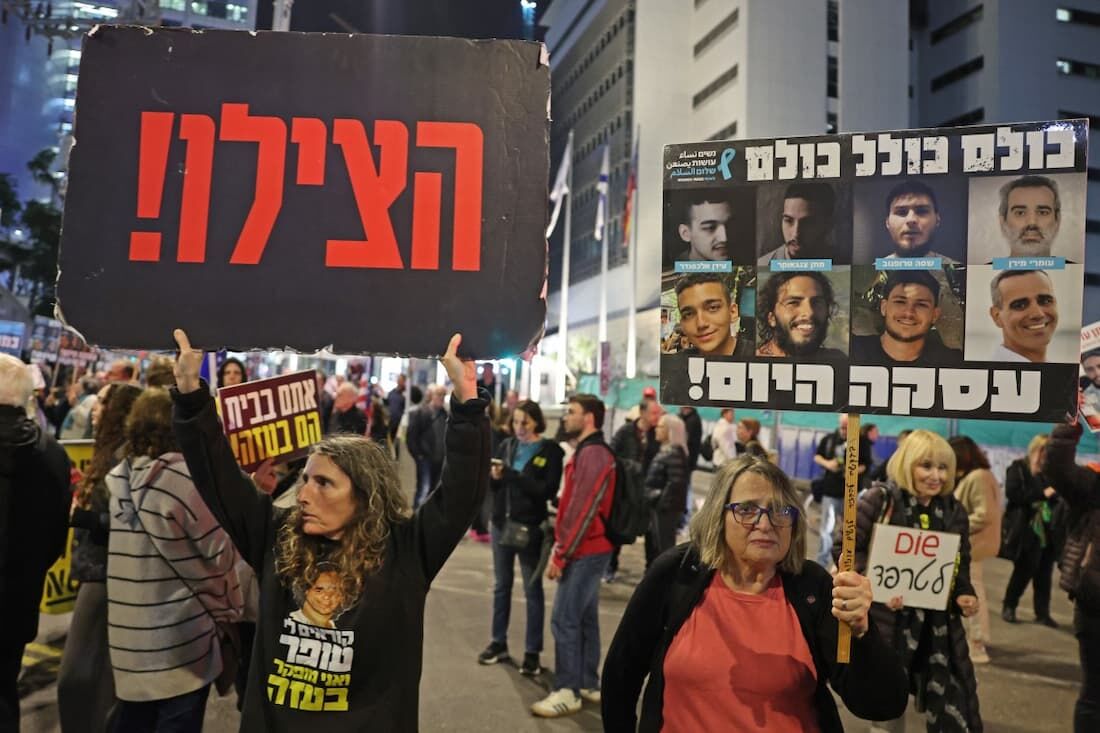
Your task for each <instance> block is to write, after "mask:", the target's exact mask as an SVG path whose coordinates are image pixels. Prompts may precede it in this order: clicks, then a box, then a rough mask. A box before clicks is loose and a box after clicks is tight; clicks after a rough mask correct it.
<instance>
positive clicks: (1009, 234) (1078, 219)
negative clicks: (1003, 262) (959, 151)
mask: <svg viewBox="0 0 1100 733" xmlns="http://www.w3.org/2000/svg"><path fill="white" fill-rule="evenodd" d="M1084 210H1085V180H1084V179H1083V177H1082V176H1081V174H1080V173H1067V174H1053V175H1024V176H1012V177H1008V176H990V177H985V178H973V179H971V180H970V221H969V241H970V253H969V261H970V263H972V264H990V263H993V262H995V261H996V260H997V259H998V258H1002V257H1061V258H1063V259H1065V260H1066V262H1067V263H1082V262H1084V258H1085V218H1084V214H1083V212H1084Z"/></svg>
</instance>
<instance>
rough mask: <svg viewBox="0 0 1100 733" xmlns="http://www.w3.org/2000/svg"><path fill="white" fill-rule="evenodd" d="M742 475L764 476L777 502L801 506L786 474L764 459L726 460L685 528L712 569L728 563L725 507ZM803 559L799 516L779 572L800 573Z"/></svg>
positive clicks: (802, 529) (803, 537)
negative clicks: (701, 505)
mask: <svg viewBox="0 0 1100 733" xmlns="http://www.w3.org/2000/svg"><path fill="white" fill-rule="evenodd" d="M743 473H755V474H759V475H760V476H762V477H764V479H766V480H767V481H768V482H769V483H770V484H771V485H772V487H773V488H774V489H775V493H776V495H777V498H778V501H779V503H782V504H788V505H790V506H793V507H794V508H795V509H799V507H800V506H801V505H802V501H801V499H800V498H799V496H798V492H796V491H795V489H794V486H793V485H792V484H791V480H790V479H789V478H788V477H787V474H785V473H783V471H782V470H780V468H779V467H778V466H776V465H775V464H774V463H772V462H771V461H769V460H767V459H766V458H758V457H756V456H752V455H749V454H745V455H743V456H740V457H739V458H737V459H735V460H732V461H726V462H725V463H724V464H722V467H721V468H720V469H718V472H717V473H716V474H714V478H713V479H712V480H711V482H710V489H709V490H708V491H707V498H706V499H705V500H704V502H703V507H702V509H700V510H699V511H697V512H695V515H694V516H692V518H691V523H690V525H689V526H688V531H689V533H690V535H691V544H692V545H694V546H695V549H696V551H697V552H698V553H699V559H700V560H701V561H702V563H703V564H704V565H706V566H707V567H710V568H713V569H715V570H721V569H722V568H724V567H725V566H726V565H727V564H728V563H729V547H728V545H727V544H726V504H727V503H729V500H730V494H731V492H732V491H733V486H734V484H736V483H737V479H739V478H740V477H741V474H743ZM799 511H800V512H801V510H799ZM805 557H806V522H805V521H804V520H803V518H802V516H801V514H800V515H799V516H798V517H797V518H796V519H795V522H794V527H793V528H792V529H791V546H790V547H789V548H788V549H787V556H786V557H784V558H783V559H782V560H781V561H780V562H779V569H780V570H782V571H784V572H788V573H799V572H801V571H802V562H803V560H804V559H805Z"/></svg>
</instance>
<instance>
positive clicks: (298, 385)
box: [218, 371, 321, 471]
mask: <svg viewBox="0 0 1100 733" xmlns="http://www.w3.org/2000/svg"><path fill="white" fill-rule="evenodd" d="M218 411H219V412H220V413H221V418H222V429H223V430H225V434H226V436H227V437H228V438H229V445H230V447H231V448H232V449H233V455H234V456H236V458H237V463H239V464H241V468H243V469H244V470H245V471H253V470H255V469H256V467H257V466H259V465H260V464H261V463H262V462H263V461H265V460H267V459H268V458H272V459H274V460H276V461H278V462H280V463H282V462H285V461H291V460H294V459H295V458H301V457H302V456H304V455H306V453H308V452H309V447H310V446H311V445H313V444H314V443H316V442H318V441H319V440H321V415H320V412H319V410H318V408H317V381H316V380H315V378H314V374H313V372H311V371H305V372H297V373H295V374H285V375H283V376H281V377H272V378H271V379H261V380H259V381H256V382H246V383H245V384H235V385H233V386H232V387H222V388H221V389H219V390H218Z"/></svg>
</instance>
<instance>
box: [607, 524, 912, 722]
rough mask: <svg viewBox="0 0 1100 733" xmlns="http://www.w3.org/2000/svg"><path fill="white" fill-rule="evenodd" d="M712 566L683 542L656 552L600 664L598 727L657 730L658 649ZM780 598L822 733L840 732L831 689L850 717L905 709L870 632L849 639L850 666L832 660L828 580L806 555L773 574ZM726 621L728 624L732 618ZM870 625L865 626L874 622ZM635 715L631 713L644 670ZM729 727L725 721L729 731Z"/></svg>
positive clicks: (888, 654)
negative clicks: (809, 663)
mask: <svg viewBox="0 0 1100 733" xmlns="http://www.w3.org/2000/svg"><path fill="white" fill-rule="evenodd" d="M714 573H715V570H714V569H712V568H708V567H706V566H705V565H703V564H702V563H701V562H700V560H699V556H698V553H696V552H695V550H694V549H693V548H692V546H691V545H690V544H686V543H685V544H682V545H679V546H677V547H674V548H672V549H671V550H669V551H667V552H665V553H664V554H662V555H661V556H660V557H659V558H657V560H656V561H654V563H653V565H652V567H650V569H649V571H648V572H647V573H646V575H645V578H643V579H642V582H641V583H640V584H639V585H638V587H637V589H636V590H635V591H634V595H633V596H632V597H631V599H630V603H628V604H627V607H626V611H625V613H624V614H623V618H622V621H621V622H620V624H619V628H618V630H617V631H616V632H615V638H614V639H613V640H612V642H611V648H610V649H609V650H608V652H607V659H606V660H605V661H604V668H603V686H602V691H603V701H602V704H601V707H602V712H603V725H604V730H606V731H611V732H612V733H619V732H620V731H623V732H625V731H634V730H635V729H637V730H638V731H646V732H648V731H659V730H661V726H662V725H663V722H664V717H663V706H664V683H665V679H664V663H665V654H666V653H667V651H668V647H669V645H670V644H671V643H672V640H673V638H674V637H675V636H676V634H677V633H678V632H679V631H680V627H681V626H683V624H684V622H685V621H686V620H687V619H688V617H689V616H691V614H692V612H693V611H694V610H695V607H696V606H698V605H699V603H701V602H702V600H703V592H704V591H705V590H706V589H707V586H709V585H710V583H711V581H712V580H713V579H714ZM779 575H780V577H781V578H782V580H783V592H784V594H785V595H786V596H787V602H788V603H790V604H791V606H792V607H793V608H794V610H795V613H796V614H797V615H798V622H799V625H800V626H801V627H802V633H803V635H804V636H805V637H806V643H807V644H808V645H809V647H810V653H811V654H812V655H813V660H814V667H815V668H816V670H817V690H816V692H815V693H814V705H815V707H816V709H817V715H818V720H817V722H818V725H819V726H820V728H821V731H822V733H834V732H835V731H843V730H844V727H843V725H842V724H841V721H840V714H839V713H838V712H837V708H836V703H835V702H834V701H833V696H832V694H831V693H830V692H829V690H828V687H827V686H826V685H827V684H828V685H831V686H832V688H833V689H834V690H835V691H836V692H837V694H838V695H840V698H841V699H842V700H843V701H844V704H845V705H846V706H847V707H848V709H849V710H851V711H852V713H854V714H855V715H857V716H859V717H861V718H865V719H868V720H890V719H893V718H897V717H900V716H901V715H902V714H903V713H904V712H905V706H906V704H907V702H908V698H909V683H908V681H907V679H906V676H905V670H904V669H903V668H902V666H901V660H900V659H899V658H898V656H897V654H896V653H895V652H894V650H893V649H891V648H890V646H889V645H887V644H886V643H885V642H884V641H883V639H882V637H881V636H880V635H879V634H877V633H875V632H874V629H873V628H872V629H871V630H869V631H868V633H866V634H864V636H863V638H861V639H856V638H853V639H852V656H851V664H838V663H837V661H836V648H837V628H838V622H837V620H836V619H835V618H833V615H832V613H831V612H830V611H831V608H832V598H833V595H832V594H833V580H832V578H831V577H830V576H829V574H828V573H827V572H826V571H825V570H823V569H822V568H821V566H819V565H817V564H816V563H814V562H811V561H809V560H807V561H806V562H805V563H803V565H802V572H801V573H798V574H790V573H785V572H782V571H780V572H779ZM736 622H737V620H736V619H730V623H736ZM873 625H874V624H873V622H872V626H873ZM647 674H648V675H649V684H647V685H646V689H645V697H644V698H643V700H642V716H641V720H640V721H638V720H637V718H636V717H635V712H634V711H635V708H636V707H637V702H638V695H639V694H640V693H641V690H642V684H643V682H644V680H645V677H646V675H647ZM734 728H736V726H734V725H731V730H732V729H734Z"/></svg>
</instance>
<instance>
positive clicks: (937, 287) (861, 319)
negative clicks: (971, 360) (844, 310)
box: [851, 266, 963, 365]
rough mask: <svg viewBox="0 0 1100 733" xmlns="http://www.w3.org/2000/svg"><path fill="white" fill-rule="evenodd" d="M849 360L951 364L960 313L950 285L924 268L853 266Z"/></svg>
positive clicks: (956, 356)
mask: <svg viewBox="0 0 1100 733" xmlns="http://www.w3.org/2000/svg"><path fill="white" fill-rule="evenodd" d="M852 281H853V289H854V291H855V292H857V293H866V294H867V296H866V297H865V298H860V299H857V300H855V301H853V304H852V348H851V353H852V363H854V364H883V365H895V364H914V363H917V362H919V363H920V364H922V365H924V364H956V363H959V362H961V361H962V358H963V352H962V349H961V348H958V347H959V346H960V345H961V341H962V335H963V313H962V309H961V308H960V307H959V303H958V300H957V299H956V298H955V297H954V294H953V293H952V292H951V289H950V288H949V287H945V286H944V285H943V284H942V283H941V282H940V279H939V278H937V277H936V276H935V275H934V274H933V273H931V272H929V271H927V270H889V271H878V270H875V269H874V268H873V267H870V266H859V267H853V268H852Z"/></svg>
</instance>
